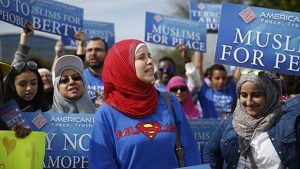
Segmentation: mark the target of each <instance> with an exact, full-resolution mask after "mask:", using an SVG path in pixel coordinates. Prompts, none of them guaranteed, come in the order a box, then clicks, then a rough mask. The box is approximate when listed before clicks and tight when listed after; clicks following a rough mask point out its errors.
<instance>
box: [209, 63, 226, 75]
mask: <svg viewBox="0 0 300 169" xmlns="http://www.w3.org/2000/svg"><path fill="white" fill-rule="evenodd" d="M215 70H219V71H224V72H226V69H225V67H224V66H223V65H220V64H214V65H212V66H211V67H210V68H209V76H210V77H211V76H212V74H213V72H214V71H215ZM226 73H227V72H226Z"/></svg>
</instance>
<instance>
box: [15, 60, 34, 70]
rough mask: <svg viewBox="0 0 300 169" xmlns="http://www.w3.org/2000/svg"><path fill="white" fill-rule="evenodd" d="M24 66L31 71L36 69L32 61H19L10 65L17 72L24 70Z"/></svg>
mask: <svg viewBox="0 0 300 169" xmlns="http://www.w3.org/2000/svg"><path fill="white" fill-rule="evenodd" d="M25 66H27V67H28V68H30V69H32V70H34V69H37V67H38V65H37V64H36V63H35V62H34V61H21V62H17V63H14V64H13V65H12V67H13V68H14V69H16V70H18V71H20V70H22V69H24V67H25Z"/></svg>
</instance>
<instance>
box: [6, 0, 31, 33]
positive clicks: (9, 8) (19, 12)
mask: <svg viewBox="0 0 300 169" xmlns="http://www.w3.org/2000/svg"><path fill="white" fill-rule="evenodd" d="M0 20H2V21H4V22H8V23H10V24H13V25H16V26H19V27H22V28H25V27H26V23H27V22H29V21H31V20H32V18H31V1H30V0H0Z"/></svg>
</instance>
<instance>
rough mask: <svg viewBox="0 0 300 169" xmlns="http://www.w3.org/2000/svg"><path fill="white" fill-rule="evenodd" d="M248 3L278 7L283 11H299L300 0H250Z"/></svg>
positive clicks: (265, 6)
mask: <svg viewBox="0 0 300 169" xmlns="http://www.w3.org/2000/svg"><path fill="white" fill-rule="evenodd" d="M250 5H253V6H258V7H264V8H272V9H280V10H285V11H293V12H300V8H299V6H300V0H288V1H287V0H252V2H251V3H250Z"/></svg>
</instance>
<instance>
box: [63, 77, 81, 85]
mask: <svg viewBox="0 0 300 169" xmlns="http://www.w3.org/2000/svg"><path fill="white" fill-rule="evenodd" d="M70 79H72V80H73V81H75V82H78V81H82V78H81V76H79V75H78V76H63V77H61V78H60V80H59V84H67V83H69V82H70Z"/></svg>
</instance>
